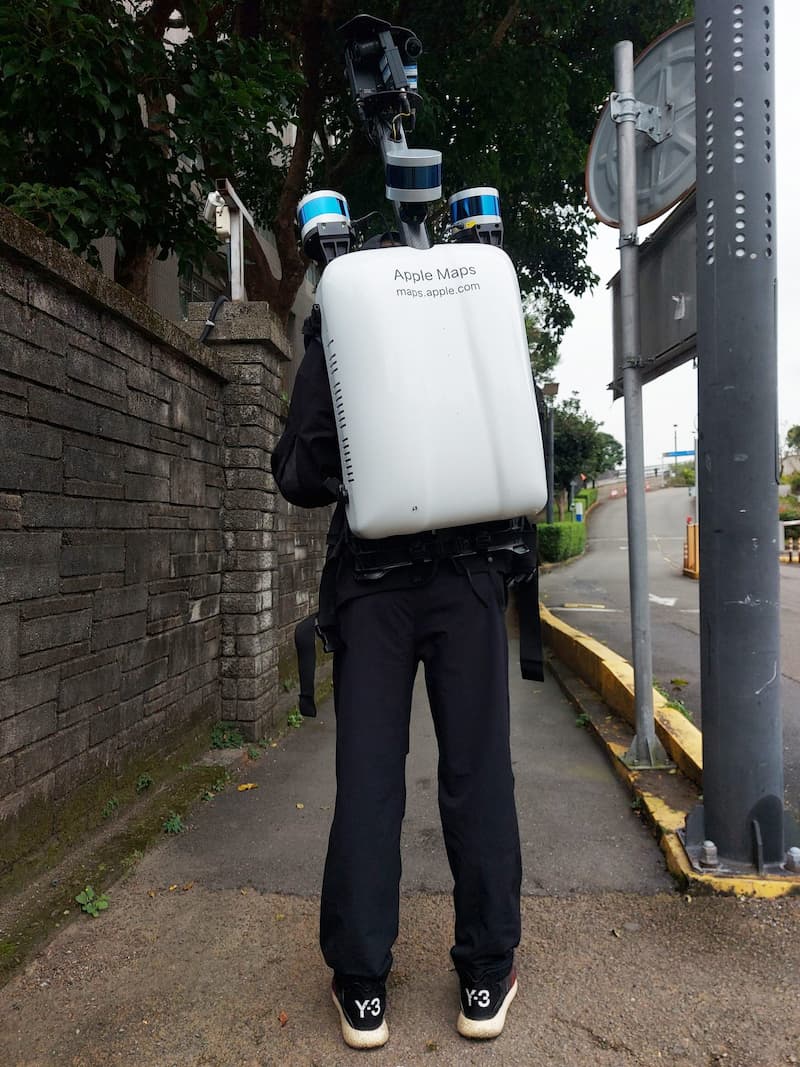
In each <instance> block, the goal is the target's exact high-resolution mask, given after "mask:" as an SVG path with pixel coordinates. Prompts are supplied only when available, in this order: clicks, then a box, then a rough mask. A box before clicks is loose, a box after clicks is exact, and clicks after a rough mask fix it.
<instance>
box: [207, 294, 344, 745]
mask: <svg viewBox="0 0 800 1067" xmlns="http://www.w3.org/2000/svg"><path fill="white" fill-rule="evenodd" d="M207 313H208V305H201V304H197V305H190V308H189V323H188V329H190V330H191V331H192V333H194V334H195V335H197V334H199V332H200V330H201V329H202V325H203V323H204V321H205V319H206V315H207ZM208 344H209V345H210V346H211V347H213V348H214V350H215V351H216V352H218V353H219V355H220V358H221V360H222V362H223V363H224V365H225V367H226V370H227V373H228V374H229V375H230V378H231V384H230V385H229V386H228V387H227V388H226V390H225V393H224V419H225V429H224V445H225V449H224V455H223V461H224V465H225V483H226V492H225V499H224V503H225V514H224V520H223V521H224V527H225V532H224V540H225V561H224V569H225V577H224V584H223V614H224V618H223V634H224V636H223V647H222V657H223V658H222V674H223V682H222V687H223V688H222V694H223V714H224V717H225V718H226V719H230V720H236V721H239V722H241V723H243V724H244V727H245V732H246V733H248V734H249V735H250V736H256V737H260V736H262V735H263V734H264V733H265V732H266V731H267V730H268V729H269V728H270V727H271V726H272V725H275V723H276V721H278V719H279V718H280V717H281V716H282V715H283V713H284V712H285V711H286V710H287V709H288V708H290V707H291V706H293V705H294V704H296V703H297V685H296V680H297V666H296V657H295V649H294V627H295V625H296V624H297V623H298V622H299V621H300V620H301V619H304V618H305V617H306V616H307V615H309V614H311V613H312V612H313V611H315V610H316V605H317V592H318V588H319V578H320V573H321V571H322V564H323V562H324V559H325V549H326V543H325V535H326V533H327V529H328V523H329V521H330V514H331V509H329V508H318V509H313V510H306V509H303V508H294V507H292V506H291V505H290V504H287V503H286V501H285V500H283V499H282V498H281V497H280V495H279V494H278V493H277V490H276V487H275V482H274V479H273V477H272V474H271V471H270V455H271V453H272V449H273V448H274V446H275V443H276V442H277V440H278V437H279V436H280V434H281V432H282V430H283V425H284V419H285V414H286V408H287V403H286V400H287V390H290V389H291V385H288V386H287V382H291V381H293V380H294V372H295V371H296V367H297V364H298V363H299V360H300V358H301V356H302V351H301V352H294V353H292V350H291V348H290V345H289V342H288V341H287V339H286V336H285V334H284V333H283V331H281V330H280V328H279V327H278V326H277V325H276V323H275V321H274V319H273V318H272V316H271V315H270V313H269V311H268V309H267V308H266V306H265V305H263V304H258V303H251V304H244V305H238V306H237V305H231V304H225V305H224V306H223V308H222V310H221V311H220V313H219V315H218V318H217V325H216V326H215V328H214V330H213V332H212V333H211V335H210V337H209V341H208ZM292 357H293V358H292Z"/></svg>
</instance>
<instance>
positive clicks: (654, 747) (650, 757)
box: [621, 734, 675, 771]
mask: <svg viewBox="0 0 800 1067" xmlns="http://www.w3.org/2000/svg"><path fill="white" fill-rule="evenodd" d="M621 758H622V762H623V763H624V764H625V766H626V767H628V768H630V770H632V771H663V770H667V769H669V768H672V767H674V766H675V764H674V763H673V762H672V760H671V759H670V758H669V756H668V755H667V752H666V749H665V748H664V746H663V745H662V744H661V742H660V741H659V740H658V738H657V737H639V735H638V734H636V735H635V736H634V738H633V742H632V743H631V747H630V748H629V749H628V751H627V752H626V753H625V755H624V756H622V757H621Z"/></svg>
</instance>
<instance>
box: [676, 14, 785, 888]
mask: <svg viewBox="0 0 800 1067" xmlns="http://www.w3.org/2000/svg"><path fill="white" fill-rule="evenodd" d="M774 6H775V5H774V4H772V3H770V2H769V0H768V2H767V3H766V4H746V3H744V2H743V0H742V2H739V3H735V2H734V3H732V4H731V5H728V6H726V7H725V12H724V15H723V13H722V10H721V5H720V4H719V3H715V2H714V0H697V4H696V19H695V33H696V37H695V50H696V56H697V61H696V87H697V139H698V145H699V146H700V145H702V146H703V147H702V149H701V150H700V152H699V153H698V166H697V215H698V240H697V287H698V309H697V340H698V345H697V347H698V353H699V359H698V390H699V439H698V443H697V453H698V463H699V466H700V469H701V471H702V475H701V478H700V480H699V507H700V511H699V520H700V559H701V561H702V562H701V568H700V625H701V629H700V653H701V693H702V708H703V793H704V806H703V809H702V818H698V817H695V818H694V819H693V820H690V823H689V825H688V826H687V831H686V844H687V850H689V848H690V846H693V845H694V846H696V845H697V844H698V839H699V838H703V839H706V840H708V841H710V842H713V843H714V844H715V845H716V853H717V854H718V856H719V861H720V864H721V865H722V866H724V867H734V868H735V867H736V865H743V866H745V867H755V868H757V869H758V870H762V869H764V868H767V867H769V865H770V864H780V863H782V861H783V859H784V811H783V753H782V739H781V706H780V684H781V672H780V661H779V652H780V647H779V646H780V641H779V584H780V582H779V564H778V551H777V547H778V546H777V537H778V532H777V515H778V492H777V480H778V474H777V469H776V455H777V451H776V444H777V439H778V425H777V342H776V308H775V285H776V270H775V251H776V250H775V132H774V131H775V76H774V70H773V62H774V61H773V57H774V39H775V29H774V14H773V9H774ZM786 106H787V107H789V108H791V106H792V105H791V102H789V101H787V102H786ZM789 843H790V844H798V843H800V842H794V841H790V842H789Z"/></svg>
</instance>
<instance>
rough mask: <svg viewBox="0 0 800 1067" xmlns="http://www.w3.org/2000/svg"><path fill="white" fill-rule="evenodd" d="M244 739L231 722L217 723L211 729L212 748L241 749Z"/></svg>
mask: <svg viewBox="0 0 800 1067" xmlns="http://www.w3.org/2000/svg"><path fill="white" fill-rule="evenodd" d="M243 745H244V737H243V735H242V732H241V730H240V729H239V728H238V726H237V725H236V724H235V723H233V722H217V723H214V725H213V726H212V728H211V747H212V748H241V747H242V746H243Z"/></svg>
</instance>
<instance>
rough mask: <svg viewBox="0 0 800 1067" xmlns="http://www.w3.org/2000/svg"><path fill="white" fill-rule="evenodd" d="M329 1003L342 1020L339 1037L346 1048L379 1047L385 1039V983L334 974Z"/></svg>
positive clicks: (384, 1042)
mask: <svg viewBox="0 0 800 1067" xmlns="http://www.w3.org/2000/svg"><path fill="white" fill-rule="evenodd" d="M331 996H332V997H333V1003H334V1004H335V1005H336V1008H337V1010H338V1012H339V1018H340V1019H341V1020H342V1037H344V1039H345V1042H346V1043H347V1044H348V1045H349V1046H350V1048H380V1046H381V1045H385V1044H386V1042H387V1041H388V1040H389V1027H388V1026H387V1025H386V1020H385V1019H384V1017H383V1013H384V1012H385V1011H386V983H385V982H376V981H370V979H368V978H363V979H362V978H338V977H337V976H336V975H334V977H333V981H332V982H331Z"/></svg>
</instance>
